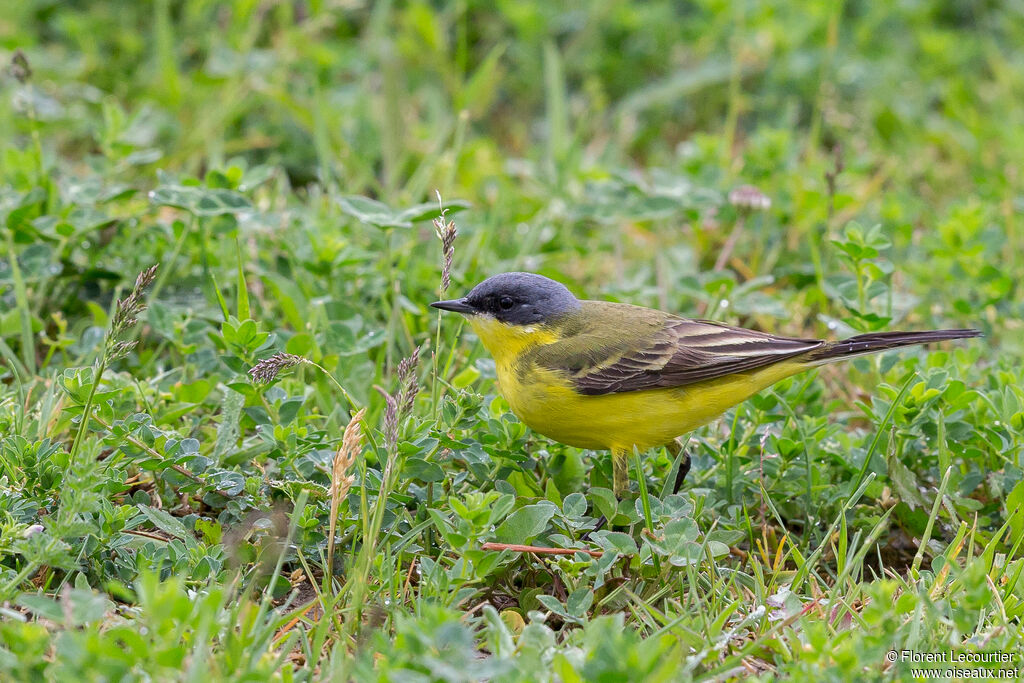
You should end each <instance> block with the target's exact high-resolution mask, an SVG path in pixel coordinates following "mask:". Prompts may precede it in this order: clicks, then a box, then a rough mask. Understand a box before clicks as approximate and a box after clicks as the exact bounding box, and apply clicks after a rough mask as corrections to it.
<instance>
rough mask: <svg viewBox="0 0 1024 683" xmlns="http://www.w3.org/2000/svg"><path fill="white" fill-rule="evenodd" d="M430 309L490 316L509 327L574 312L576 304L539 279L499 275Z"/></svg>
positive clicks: (565, 293) (556, 285) (555, 284)
mask: <svg viewBox="0 0 1024 683" xmlns="http://www.w3.org/2000/svg"><path fill="white" fill-rule="evenodd" d="M430 305H431V306H433V307H435V308H440V309H443V310H446V311H455V312H456V313H463V314H465V315H491V316H494V317H495V318H496V319H497V320H500V321H501V322H503V323H509V324H511V325H533V324H539V323H544V322H547V321H549V320H551V319H552V318H555V317H557V316H559V315H561V314H563V313H568V312H570V311H575V310H576V309H578V308H579V307H580V302H579V301H578V300H577V299H576V297H574V296H573V295H572V292H570V291H569V290H568V289H566V287H565V285H563V284H562V283H561V282H555V281H554V280H552V279H551V278H546V277H544V276H543V275H536V274H534V273H501V274H500V275H494V276H492V277H489V278H487V279H486V280H484V281H483V282H481V283H480V284H478V285H477V286H476V287H474V288H473V289H472V290H470V292H469V294H467V295H466V296H464V297H463V298H461V299H452V300H451V301H435V302H434V303H432V304H430Z"/></svg>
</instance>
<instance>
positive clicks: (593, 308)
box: [431, 273, 981, 497]
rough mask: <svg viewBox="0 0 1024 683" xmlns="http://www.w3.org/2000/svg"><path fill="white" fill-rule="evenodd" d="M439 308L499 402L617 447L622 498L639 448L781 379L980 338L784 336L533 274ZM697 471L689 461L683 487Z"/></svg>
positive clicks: (534, 421) (559, 435)
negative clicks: (468, 337)
mask: <svg viewBox="0 0 1024 683" xmlns="http://www.w3.org/2000/svg"><path fill="white" fill-rule="evenodd" d="M431 306H434V307H435V308H440V309H443V310H446V311H454V312H456V313H461V314H463V315H464V316H466V317H467V318H468V319H469V324H470V325H471V326H472V328H473V331H474V332H476V334H477V336H478V337H480V340H481V341H482V342H483V344H484V346H485V347H486V348H487V350H488V351H489V352H490V354H491V355H492V356H493V357H494V361H495V364H496V366H497V373H498V385H499V388H500V390H501V393H502V395H503V396H504V397H505V400H507V401H508V404H509V406H511V408H512V412H514V413H515V414H516V415H517V416H518V417H519V419H520V420H522V421H523V422H525V423H526V424H527V425H528V426H529V427H530V428H531V429H533V430H534V431H537V432H539V433H541V434H543V435H545V436H548V437H550V438H552V439H554V440H555V441H560V442H562V443H564V444H568V445H570V446H577V447H579V448H593V449H608V450H611V452H612V464H613V467H612V471H613V488H614V491H615V495H616V496H617V497H621V496H622V494H623V493H624V492H625V490H626V489H627V488H628V486H629V474H628V465H627V463H628V460H627V458H628V454H629V453H631V452H632V450H633V448H634V447H636V448H639V449H641V450H644V449H647V448H653V447H657V446H672V445H673V444H675V441H674V440H675V438H676V437H677V436H680V435H682V434H685V433H687V432H689V431H691V430H693V429H696V428H697V427H700V426H701V425H704V424H706V423H708V422H710V421H711V420H713V419H714V418H716V417H718V416H719V415H721V414H722V413H724V412H725V411H726V410H728V409H729V408H731V407H732V406H734V405H736V404H737V403H740V402H741V401H744V400H746V399H747V398H749V397H750V396H752V395H754V394H756V393H757V392H759V391H761V390H762V389H764V388H765V387H768V386H770V385H772V384H774V383H776V382H778V381H779V380H781V379H784V378H786V377H789V376H790V375H794V374H796V373H798V372H801V371H803V370H807V369H808V368H813V367H815V366H817V365H822V364H825V363H832V362H834V361H839V360H845V359H847V358H853V357H855V356H861V355H864V354H869V353H877V352H879V351H886V350H888V349H894V348H898V347H901V346H911V345H914V344H927V343H929V342H937V341H945V340H947V339H961V338H965V337H977V336H980V334H981V333H980V332H979V331H978V330H971V329H963V330H932V331H928V332H875V333H871V334H861V335H858V336H855V337H850V338H849V339H844V340H842V341H824V340H821V339H798V338H794V337H778V336H775V335H771V334H766V333H764V332H756V331H754V330H745V329H742V328H739V327H732V326H729V325H723V324H722V323H716V322H709V321H706V320H690V319H687V318H680V317H678V316H675V315H672V314H671V313H664V312H662V311H658V310H654V309H650V308H643V307H640V306H632V305H630V304H619V303H611V302H607V301H581V300H579V299H577V298H576V297H575V296H573V295H572V293H571V292H570V291H569V290H568V289H566V287H565V286H564V285H562V284H561V283H559V282H555V281H554V280H551V279H549V278H546V277H543V276H541V275H536V274H533V273H502V274H500V275H495V276H494V277H490V278H488V279H486V280H484V281H483V282H481V283H480V284H479V285H477V286H476V287H474V288H473V289H472V291H470V292H469V294H467V295H466V296H464V297H463V298H461V299H453V300H450V301H436V302H434V303H432V304H431ZM676 452H678V450H676ZM689 467H690V463H689V458H685V459H684V461H683V462H682V463H681V466H680V470H679V473H678V476H677V478H676V485H675V488H676V490H678V488H679V486H680V485H681V484H682V481H683V478H685V476H686V472H687V471H688V470H689Z"/></svg>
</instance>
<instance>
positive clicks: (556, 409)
mask: <svg viewBox="0 0 1024 683" xmlns="http://www.w3.org/2000/svg"><path fill="white" fill-rule="evenodd" d="M470 324H471V325H472V327H473V330H474V331H475V332H476V333H477V335H478V336H479V337H480V339H481V340H482V341H483V342H484V345H485V346H486V347H487V350H488V351H490V352H491V355H492V356H493V357H494V360H495V365H496V369H497V373H498V384H499V388H500V389H501V393H502V395H503V396H504V397H505V400H506V401H508V403H509V406H511V408H512V412H514V413H515V414H516V415H517V416H518V417H519V419H520V420H522V421H523V422H525V423H526V425H527V426H529V427H530V428H531V429H533V430H534V431H536V432H539V433H541V434H543V435H544V436H547V437H550V438H552V439H554V440H555V441H560V442H562V443H564V444H568V445H570V446H577V447H579V448H607V449H613V450H620V449H625V450H632V448H633V447H634V446H636V447H638V448H640V449H647V448H653V447H655V446H663V445H665V444H667V443H669V442H670V441H672V439H674V438H675V437H677V436H680V435H682V434H686V433H687V432H689V431H692V430H694V429H696V428H697V427H700V426H701V425H704V424H707V423H708V422H710V421H712V420H714V419H715V418H716V417H718V416H719V415H721V414H722V413H724V412H725V411H726V410H728V409H729V408H731V407H732V406H734V405H736V404H737V403H740V402H741V401H744V400H746V399H748V398H750V397H751V396H753V395H754V394H756V393H757V392H759V391H761V390H762V389H764V388H765V387H767V386H770V385H772V384H775V383H776V382H778V381H779V380H781V379H783V378H785V377H789V376H790V375H794V374H796V373H797V372H800V371H802V370H804V369H806V366H805V365H802V364H800V363H793V362H781V363H777V364H775V365H770V366H768V367H765V368H760V369H758V370H755V371H752V372H749V373H737V374H735V375H731V376H728V377H723V378H719V379H713V380H709V381H706V382H699V383H696V384H690V385H688V386H685V387H677V388H672V389H648V390H644V391H627V392H623V393H619V394H604V395H601V396H587V395H583V394H578V393H576V392H575V391H574V390H573V389H572V388H571V387H570V385H569V380H568V379H567V378H566V377H565V376H564V375H560V374H559V373H557V372H555V371H553V370H546V369H539V368H537V367H532V368H530V369H529V370H527V371H526V372H525V373H521V372H519V371H517V368H516V365H515V364H516V359H517V357H518V355H519V354H520V353H521V352H522V351H523V350H524V349H527V348H529V347H531V346H534V345H538V344H550V343H553V342H556V341H558V336H557V335H556V334H555V333H554V332H552V331H551V330H547V329H545V328H543V327H541V328H534V327H528V326H512V325H505V324H502V323H498V322H496V321H494V319H493V318H488V317H486V316H473V317H471V318H470Z"/></svg>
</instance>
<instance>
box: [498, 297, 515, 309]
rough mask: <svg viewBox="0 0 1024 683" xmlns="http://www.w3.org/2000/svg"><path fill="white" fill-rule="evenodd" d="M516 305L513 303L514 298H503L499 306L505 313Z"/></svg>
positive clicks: (499, 300)
mask: <svg viewBox="0 0 1024 683" xmlns="http://www.w3.org/2000/svg"><path fill="white" fill-rule="evenodd" d="M514 304H515V302H514V301H512V297H510V296H503V297H501V298H500V299H498V306H499V307H500V308H501V310H503V311H507V310H510V309H511V308H512V306H513V305H514Z"/></svg>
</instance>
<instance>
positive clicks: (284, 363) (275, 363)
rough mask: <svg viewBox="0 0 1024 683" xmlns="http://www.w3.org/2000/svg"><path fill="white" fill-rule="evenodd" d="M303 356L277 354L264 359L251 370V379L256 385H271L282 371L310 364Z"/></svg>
mask: <svg viewBox="0 0 1024 683" xmlns="http://www.w3.org/2000/svg"><path fill="white" fill-rule="evenodd" d="M308 362H309V361H307V360H306V359H305V358H303V357H302V356H296V355H295V354H293V353H284V352H281V353H275V354H274V355H273V356H271V357H270V358H264V359H263V360H261V361H260V362H259V363H257V364H256V365H254V366H253V367H252V369H251V370H249V377H251V378H252V381H253V382H254V383H255V384H270V383H271V382H273V381H274V380H275V379H277V376H278V374H280V372H281V371H282V370H287V369H288V368H292V367H295V366H296V365H300V364H302V363H308Z"/></svg>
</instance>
